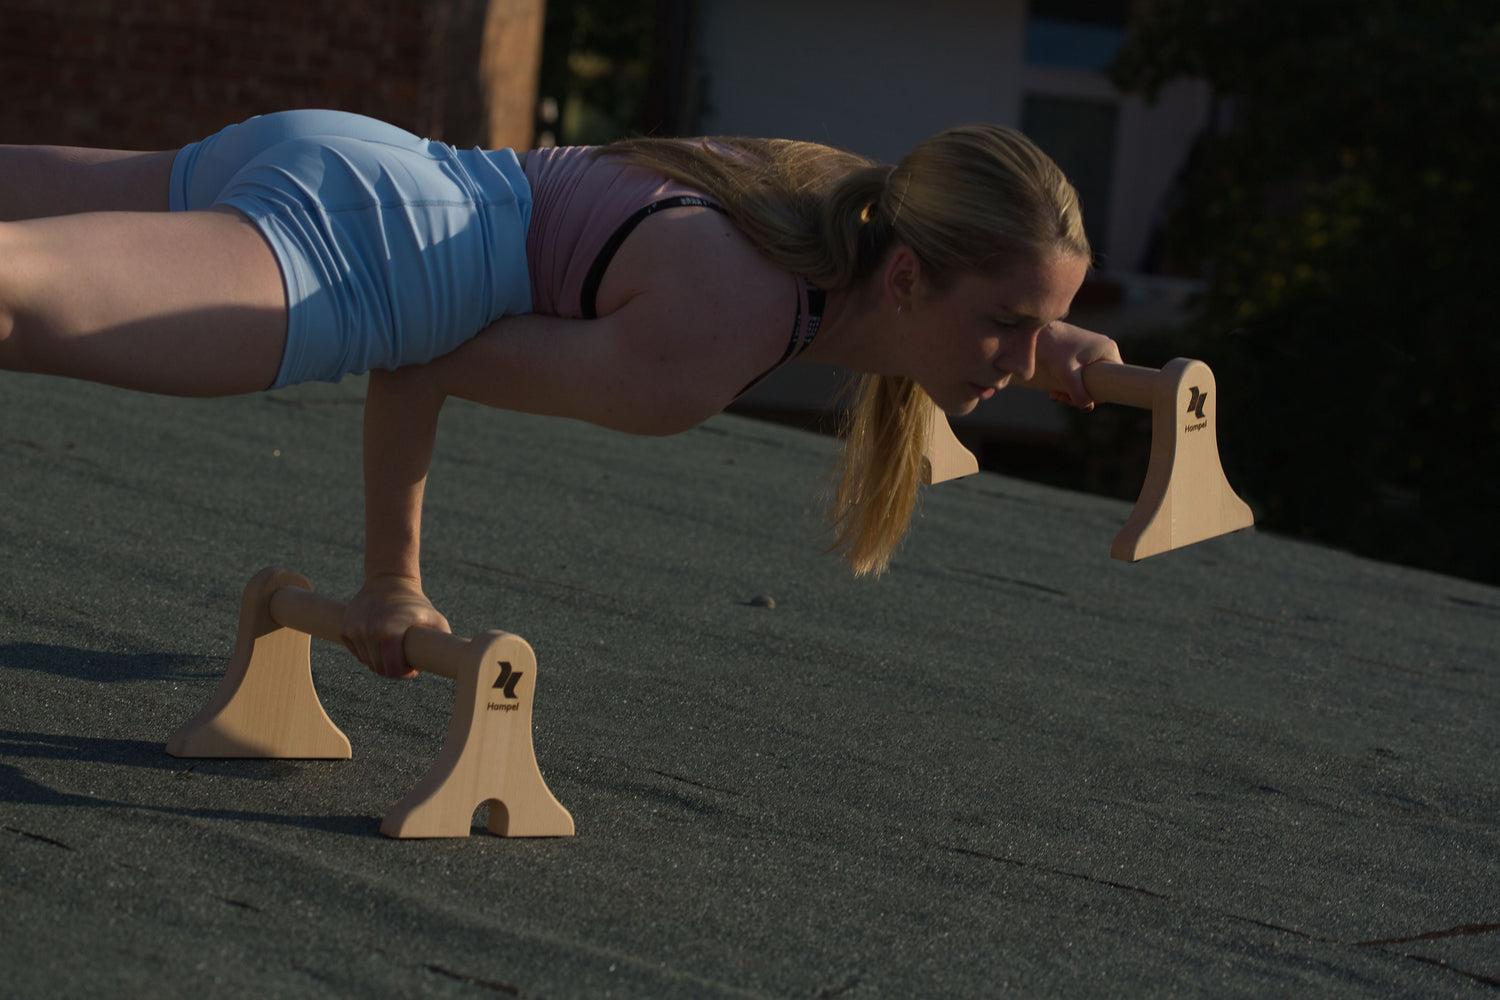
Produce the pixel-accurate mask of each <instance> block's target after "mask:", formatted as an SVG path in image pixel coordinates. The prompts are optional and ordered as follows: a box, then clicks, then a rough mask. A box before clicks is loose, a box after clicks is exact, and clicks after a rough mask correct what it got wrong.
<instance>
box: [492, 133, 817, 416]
mask: <svg viewBox="0 0 1500 1000" xmlns="http://www.w3.org/2000/svg"><path fill="white" fill-rule="evenodd" d="M522 165H523V168H524V169H525V171H526V175H527V179H528V181H529V182H530V183H531V185H532V199H533V209H532V224H531V229H530V231H529V232H528V236H527V258H528V263H529V265H530V267H531V268H532V276H531V283H532V300H533V308H534V309H535V311H537V312H538V313H542V314H547V315H557V316H567V317H580V316H581V317H586V318H587V317H592V316H595V315H598V316H606V315H609V314H611V313H613V312H615V311H616V310H618V309H620V308H622V307H623V306H624V305H625V304H626V303H627V302H629V301H630V300H631V299H633V298H634V297H636V296H637V295H641V294H643V293H646V292H649V291H651V290H653V289H659V290H663V291H668V290H670V289H672V287H673V282H674V279H675V278H677V277H679V276H680V275H681V274H683V273H685V272H687V271H688V270H689V269H691V270H692V271H694V272H696V273H700V274H702V273H704V272H703V271H702V267H703V266H704V265H705V264H707V265H708V267H709V273H712V272H713V270H714V269H715V267H716V266H722V268H723V269H724V271H723V276H722V277H720V278H718V279H705V280H713V281H714V283H715V285H716V286H718V285H721V284H727V283H732V284H733V286H734V292H735V294H734V295H733V296H724V297H723V298H724V300H725V301H726V302H728V301H730V300H739V299H740V296H742V295H743V294H744V293H746V292H753V293H754V294H755V295H756V296H757V297H758V299H759V301H760V302H762V303H766V304H770V303H775V307H774V308H771V309H770V310H768V312H767V317H768V324H767V325H768V326H769V327H770V328H768V329H767V330H766V331H765V333H764V336H762V335H759V334H757V335H756V336H755V338H754V340H755V343H752V344H743V343H736V344H732V345H730V344H713V343H712V340H713V338H712V330H713V328H714V326H715V317H713V316H700V317H693V318H691V319H690V322H693V323H695V324H696V325H697V327H698V328H699V329H700V330H702V331H703V346H704V347H706V348H707V347H712V348H713V349H715V350H720V351H722V350H730V351H733V352H735V353H739V352H742V351H744V352H746V353H747V355H748V356H750V357H753V358H755V359H756V361H755V362H754V363H755V364H758V365H759V367H756V368H754V370H753V371H751V372H750V373H749V374H748V375H747V376H746V377H747V380H748V382H747V384H746V385H745V388H749V385H750V384H753V383H754V382H755V381H758V380H759V378H761V377H764V375H765V374H768V373H769V369H774V368H775V367H778V366H779V365H780V364H781V363H783V362H785V361H786V360H788V359H789V358H790V357H792V356H795V355H796V354H797V353H799V352H800V350H801V349H803V348H805V347H806V346H807V344H808V343H809V342H810V341H811V339H812V336H813V335H814V334H815V333H816V332H817V325H818V318H817V313H818V312H820V311H821V301H822V296H821V295H820V294H819V293H817V291H816V290H815V289H814V290H813V291H812V294H811V295H809V290H808V287H807V284H806V282H804V281H802V280H801V279H798V278H795V277H793V276H791V275H788V274H786V273H784V272H781V271H779V270H777V269H776V268H774V267H773V266H772V265H770V264H769V263H768V262H767V261H765V259H764V258H762V257H761V256H760V254H759V253H758V252H757V251H756V250H755V248H754V246H753V245H752V244H751V243H750V241H749V240H748V239H747V238H746V237H745V236H744V235H743V234H742V233H741V232H740V231H739V230H738V229H737V228H736V227H735V226H734V225H733V223H732V222H730V220H729V219H728V217H727V216H726V215H725V214H723V213H722V212H720V211H717V210H716V206H713V205H712V203H711V202H710V200H709V199H708V197H707V196H706V195H705V194H704V193H703V192H701V191H698V190H696V189H694V188H691V187H689V186H687V185H685V184H682V183H679V182H677V181H673V180H670V179H666V178H663V177H661V176H659V175H656V174H654V173H652V172H650V171H647V170H644V169H642V168H639V167H633V166H627V165H623V164H620V163H618V162H617V161H612V160H609V159H608V158H601V157H598V156H595V155H593V153H592V151H591V150H589V149H587V148H582V147H572V148H567V147H564V148H560V149H542V150H535V151H532V152H530V153H528V154H527V155H526V157H524V158H523V159H522ZM674 200H675V201H687V202H689V204H685V205H674V204H673V201H674ZM648 207H649V209H650V210H649V213H648ZM627 233H628V235H627ZM683 254H687V255H688V256H689V257H690V258H691V260H682V261H680V262H679V263H678V264H677V265H675V266H674V264H673V263H672V262H673V261H674V260H676V259H677V258H678V257H679V256H680V255H683ZM679 291H680V289H679ZM695 298H696V299H700V300H701V296H695ZM740 301H743V300H740ZM759 311H760V310H757V313H759ZM771 316H774V317H775V319H774V320H771V319H770V317H771Z"/></svg>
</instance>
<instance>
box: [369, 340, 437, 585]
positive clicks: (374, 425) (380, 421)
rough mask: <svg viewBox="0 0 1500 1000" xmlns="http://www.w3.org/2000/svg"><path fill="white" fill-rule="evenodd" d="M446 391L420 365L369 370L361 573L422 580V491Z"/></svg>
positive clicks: (373, 576) (372, 576) (371, 577)
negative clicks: (363, 568) (363, 543)
mask: <svg viewBox="0 0 1500 1000" xmlns="http://www.w3.org/2000/svg"><path fill="white" fill-rule="evenodd" d="M444 399H445V393H444V392H443V390H442V389H441V388H440V387H439V386H438V384H437V383H436V382H435V380H434V379H432V378H431V377H430V375H428V374H427V373H426V372H425V371H424V370H423V369H422V368H407V369H403V370H401V371H396V372H384V371H374V372H371V373H370V381H369V388H368V389H367V391H366V395H365V423H364V476H365V577H366V579H373V578H375V577H377V576H402V577H407V578H409V579H411V580H416V581H420V580H421V575H422V574H421V564H420V556H421V535H422V494H423V491H424V489H425V487H426V484H427V469H428V466H429V465H430V464H431V462H432V449H433V442H434V440H435V439H436V437H437V424H438V414H439V412H440V411H441V410H442V406H443V400H444Z"/></svg>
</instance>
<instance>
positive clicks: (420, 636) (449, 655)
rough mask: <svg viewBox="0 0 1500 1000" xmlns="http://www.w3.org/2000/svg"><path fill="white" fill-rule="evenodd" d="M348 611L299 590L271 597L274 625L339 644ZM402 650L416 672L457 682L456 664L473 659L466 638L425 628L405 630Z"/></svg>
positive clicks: (317, 596) (290, 589) (287, 590)
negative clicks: (424, 672)
mask: <svg viewBox="0 0 1500 1000" xmlns="http://www.w3.org/2000/svg"><path fill="white" fill-rule="evenodd" d="M347 610H348V606H347V605H344V604H340V603H339V602H338V601H335V600H334V599H333V598H331V597H324V596H323V595H322V594H317V593H314V592H313V591H311V590H304V589H303V588H301V587H282V588H281V589H280V590H277V591H276V592H275V593H274V594H272V595H271V618H272V620H273V621H275V622H276V624H278V625H281V626H284V627H286V628H290V629H296V630H297V631H298V632H306V633H307V634H308V635H315V636H317V637H318V638H320V639H327V640H328V641H329V642H336V643H338V644H339V645H343V642H344V640H343V638H342V635H343V630H344V612H345V611H347ZM402 651H403V652H404V653H405V654H406V662H407V663H409V664H411V666H413V667H415V668H416V669H417V670H423V671H426V672H427V673H430V674H437V675H438V676H440V677H448V678H451V679H453V680H457V679H458V670H459V664H461V663H463V662H464V660H465V658H466V657H469V656H472V653H471V652H470V651H469V641H468V640H467V639H460V638H458V637H457V636H453V635H449V634H448V633H447V632H439V631H438V630H437V629H435V628H428V627H426V626H424V625H415V626H413V627H411V628H409V629H407V631H406V639H405V642H404V643H403V645H402Z"/></svg>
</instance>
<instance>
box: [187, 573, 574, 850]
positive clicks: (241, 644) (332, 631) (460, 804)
mask: <svg viewBox="0 0 1500 1000" xmlns="http://www.w3.org/2000/svg"><path fill="white" fill-rule="evenodd" d="M343 615H344V605H342V604H340V603H339V602H338V601H335V600H332V599H331V598H328V597H324V596H322V595H320V594H317V593H315V592H314V591H313V590H312V589H311V584H310V583H308V581H307V580H306V579H305V578H304V577H301V576H299V575H297V574H296V573H291V572H289V571H287V570H282V569H275V568H269V569H264V570H262V571H261V572H259V573H257V574H256V575H255V577H254V578H253V579H251V581H250V583H249V585H248V586H247V587H246V588H245V593H244V597H243V598H242V600H241V602H240V632H239V637H238V639H237V641H236V644H235V654H234V657H233V659H232V660H231V661H230V666H229V669H228V672H227V673H226V674H225V676H224V679H223V681H221V682H220V684H219V687H218V689H217V690H216V691H215V692H214V695H213V697H212V698H211V699H210V700H209V702H208V704H207V705H205V706H204V708H203V709H202V710H201V711H199V712H198V714H197V715H195V716H193V718H192V719H190V720H188V722H187V723H185V724H184V725H183V726H182V727H181V728H179V729H178V730H177V732H175V733H174V734H173V735H172V737H171V739H170V740H169V741H168V743H167V752H168V753H170V754H172V755H173V756H175V757H272V758H347V757H349V756H350V747H349V741H348V739H347V738H345V736H344V734H343V733H342V732H340V731H339V729H338V727H337V726H335V725H334V724H333V722H332V721H330V720H329V718H328V716H327V714H326V713H325V712H324V711H323V706H322V703H321V702H320V701H319V699H318V694H317V691H316V690H315V689H314V687H313V683H312V668H311V665H310V661H309V638H308V637H309V636H310V635H316V636H319V637H320V638H323V639H327V640H329V641H331V642H339V641H340V632H341V628H342V625H341V623H342V620H343ZM404 649H405V653H406V657H407V661H408V662H409V663H410V664H411V665H412V666H414V667H415V668H417V669H418V670H422V671H426V672H429V673H436V674H440V675H442V676H444V677H449V678H451V679H453V681H454V684H455V688H454V690H455V694H454V706H453V716H452V719H451V721H450V723H449V727H448V734H447V738H446V739H445V740H444V742H443V746H442V749H441V750H440V751H439V752H438V756H437V759H436V760H435V761H434V762H433V765H432V767H431V768H430V769H429V770H428V772H427V774H426V776H425V777H423V778H422V780H421V781H420V782H418V784H417V786H416V787H415V788H413V789H412V791H411V792H410V793H409V794H408V795H407V796H406V797H405V798H403V799H402V800H401V801H400V802H398V803H396V805H395V806H393V807H392V808H391V810H390V811H389V812H388V813H387V814H386V816H385V819H384V820H383V821H382V823H381V825H380V831H381V833H384V834H385V835H386V836H388V837H398V838H416V837H467V836H468V835H469V831H470V828H471V826H472V823H473V817H474V811H475V810H476V809H477V808H478V807H479V806H480V805H482V804H484V803H489V806H490V810H489V821H488V828H489V830H490V831H491V832H492V833H495V834H498V835H500V836H505V837H569V836H572V835H573V831H574V827H573V817H572V816H571V815H570V814H569V813H568V810H567V809H565V808H564V807H563V806H562V804H561V803H559V802H558V801H557V799H556V798H554V797H553V795H552V792H551V790H550V789H549V788H548V787H547V783H546V781H545V780H544V779H543V778H542V773H541V770H540V768H539V767H538V766H537V762H536V752H535V749H534V747H533V745H532V730H531V712H532V705H533V703H534V698H535V693H536V654H535V653H534V652H533V651H532V649H531V646H530V645H529V644H528V643H527V642H526V641H525V640H524V639H522V638H520V637H519V636H515V635H511V634H509V633H506V632H485V633H482V634H480V635H478V636H476V637H474V638H473V639H471V640H467V641H466V640H463V639H459V638H456V637H454V636H451V635H448V634H447V633H444V632H439V631H437V630H435V629H428V628H413V629H410V630H409V631H408V632H407V634H406V638H405V640H404Z"/></svg>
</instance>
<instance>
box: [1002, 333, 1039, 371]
mask: <svg viewBox="0 0 1500 1000" xmlns="http://www.w3.org/2000/svg"><path fill="white" fill-rule="evenodd" d="M1041 334H1042V331H1041V328H1040V327H1037V328H1035V329H1032V330H1027V331H1025V332H1022V331H1017V332H1016V333H1014V334H1012V335H1011V336H1009V337H1006V338H1005V339H1004V340H1003V341H1001V343H1000V353H999V354H997V355H995V368H996V369H998V370H999V371H1001V372H1010V374H1011V376H1012V377H1013V378H1014V380H1015V381H1017V382H1029V381H1030V380H1031V376H1033V375H1035V374H1036V342H1037V338H1039V337H1040V336H1041Z"/></svg>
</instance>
